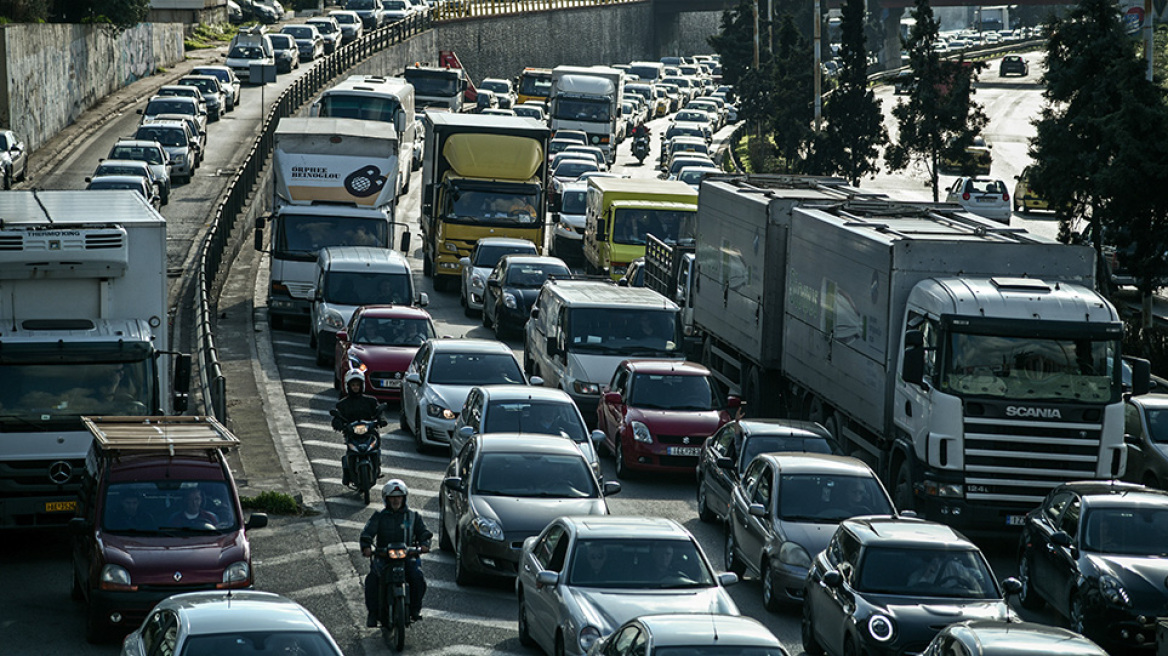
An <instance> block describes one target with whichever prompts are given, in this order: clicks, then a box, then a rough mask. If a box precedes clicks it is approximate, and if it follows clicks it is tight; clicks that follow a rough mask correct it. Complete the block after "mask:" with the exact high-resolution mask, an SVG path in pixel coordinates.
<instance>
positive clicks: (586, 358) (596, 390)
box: [523, 278, 685, 424]
mask: <svg viewBox="0 0 1168 656" xmlns="http://www.w3.org/2000/svg"><path fill="white" fill-rule="evenodd" d="M681 330H682V328H681V311H680V308H678V306H677V305H676V304H675V303H674V302H673V301H670V300H669V299H667V298H665V297H664V296H662V295H660V294H658V293H657V292H655V291H653V290H651V289H648V288H645V287H620V286H617V285H616V283H614V282H612V281H610V280H556V279H554V278H552V279H549V280H548V281H547V282H546V283H544V286H543V289H541V290H540V293H539V298H538V299H536V302H535V306H534V307H533V308H532V309H531V319H530V320H529V321H528V322H527V327H526V329H525V334H524V340H523V368H524V370H525V371H526V372H527V374H528V375H529V376H531V375H536V376H540V377H541V378H543V381H544V385H547V386H549V387H558V388H560V389H562V390H564V391H565V392H567V393H568V395H569V396H571V397H572V400H573V401H575V402H576V405H577V406H578V407H579V408H580V412H581V413H583V415H584V417H585V419H587V420H588V421H589V423H591V424H594V423H595V422H596V407H597V405H598V404H599V402H600V386H601V385H606V384H608V382H609V381H610V380H611V379H612V374H613V372H615V371H616V368H617V365H619V364H620V363H621V362H622V361H624V360H627V359H629V358H656V359H668V360H683V359H685V354H684V352H683V351H684V344H683V340H682V332H681Z"/></svg>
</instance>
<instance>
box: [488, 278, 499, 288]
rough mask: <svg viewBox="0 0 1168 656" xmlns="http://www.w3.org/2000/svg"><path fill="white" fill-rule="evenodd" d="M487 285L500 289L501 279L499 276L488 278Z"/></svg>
mask: <svg viewBox="0 0 1168 656" xmlns="http://www.w3.org/2000/svg"><path fill="white" fill-rule="evenodd" d="M487 287H490V288H492V289H498V288H499V279H498V278H487Z"/></svg>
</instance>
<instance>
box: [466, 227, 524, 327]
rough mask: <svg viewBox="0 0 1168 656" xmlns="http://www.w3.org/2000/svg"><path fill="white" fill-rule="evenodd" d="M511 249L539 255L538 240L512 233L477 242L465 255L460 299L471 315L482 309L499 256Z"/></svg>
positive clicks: (467, 313) (509, 251)
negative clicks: (484, 292)
mask: <svg viewBox="0 0 1168 656" xmlns="http://www.w3.org/2000/svg"><path fill="white" fill-rule="evenodd" d="M510 253H522V254H524V255H539V251H538V250H537V249H536V247H535V244H533V243H531V242H530V241H528V240H526V239H512V238H510V237H485V238H483V239H480V240H479V241H478V243H477V244H475V247H474V250H473V251H471V254H470V257H464V258H462V262H461V263H462V284H461V285H460V287H461V292H462V293H461V294H459V299H458V300H459V301H460V302H461V303H462V310H463V312H464V313H465V314H466V316H468V317H473V316H476V315H477V314H478V313H479V312H482V310H483V290H484V288H485V287H486V284H487V276H489V275H491V269H494V268H495V265H496V264H498V263H499V258H501V257H503V256H504V255H508V254H510Z"/></svg>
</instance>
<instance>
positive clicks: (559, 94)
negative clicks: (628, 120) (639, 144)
mask: <svg viewBox="0 0 1168 656" xmlns="http://www.w3.org/2000/svg"><path fill="white" fill-rule="evenodd" d="M623 90H624V73H623V72H621V71H620V70H617V69H615V68H609V67H607V66H587V67H583V66H557V67H555V68H553V69H552V90H551V96H550V97H549V99H550V102H551V108H550V111H551V113H550V115H549V118H550V121H551V123H550V125H551V129H552V134H553V136H554V135H555V132H556V131H557V130H583V131H584V132H586V133H587V134H588V143H590V144H591V145H593V146H599V147H600V148H601V149H602V150H603V151H604V152H605V154H606V155H607V156H608V163H609V164H612V163H613V162H615V161H616V142H617V131H618V129H619V128H620V116H621V113H620V112H621V103H620V99H621V95H622V92H623Z"/></svg>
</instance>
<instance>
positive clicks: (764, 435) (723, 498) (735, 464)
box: [697, 419, 842, 522]
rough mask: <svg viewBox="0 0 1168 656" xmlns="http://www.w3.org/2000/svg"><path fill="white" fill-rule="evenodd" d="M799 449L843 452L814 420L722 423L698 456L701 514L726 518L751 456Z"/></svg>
mask: <svg viewBox="0 0 1168 656" xmlns="http://www.w3.org/2000/svg"><path fill="white" fill-rule="evenodd" d="M772 451H795V452H804V453H834V454H837V455H839V454H841V453H842V451H840V448H839V445H838V444H837V443H836V441H835V439H834V438H833V437H832V436H831V433H830V432H828V430H827V429H826V428H824V427H823V426H820V425H819V424H817V423H814V422H810V421H797V420H790V419H750V420H745V419H743V420H738V421H732V422H729V423H728V424H726V425H725V426H722V427H721V428H719V429H718V431H717V432H715V433H714V434H713V435H711V436H709V437H707V438H706V441H705V442H704V443H703V444H702V454H701V456H700V457H699V459H698V468H697V476H698V517H700V518H701V520H702V521H703V522H712V521H714V520H715V519H716V520H718V521H724V520H725V519H726V518H727V509H728V508H729V507H730V493H731V491H732V490H733V489H734V486H735V485H737V484H738V479H739V478H740V477H741V475H742V472H743V471H745V470H746V466H747V465H749V464H750V461H751V460H754V457H755V456H757V455H758V454H760V453H770V452H772Z"/></svg>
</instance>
